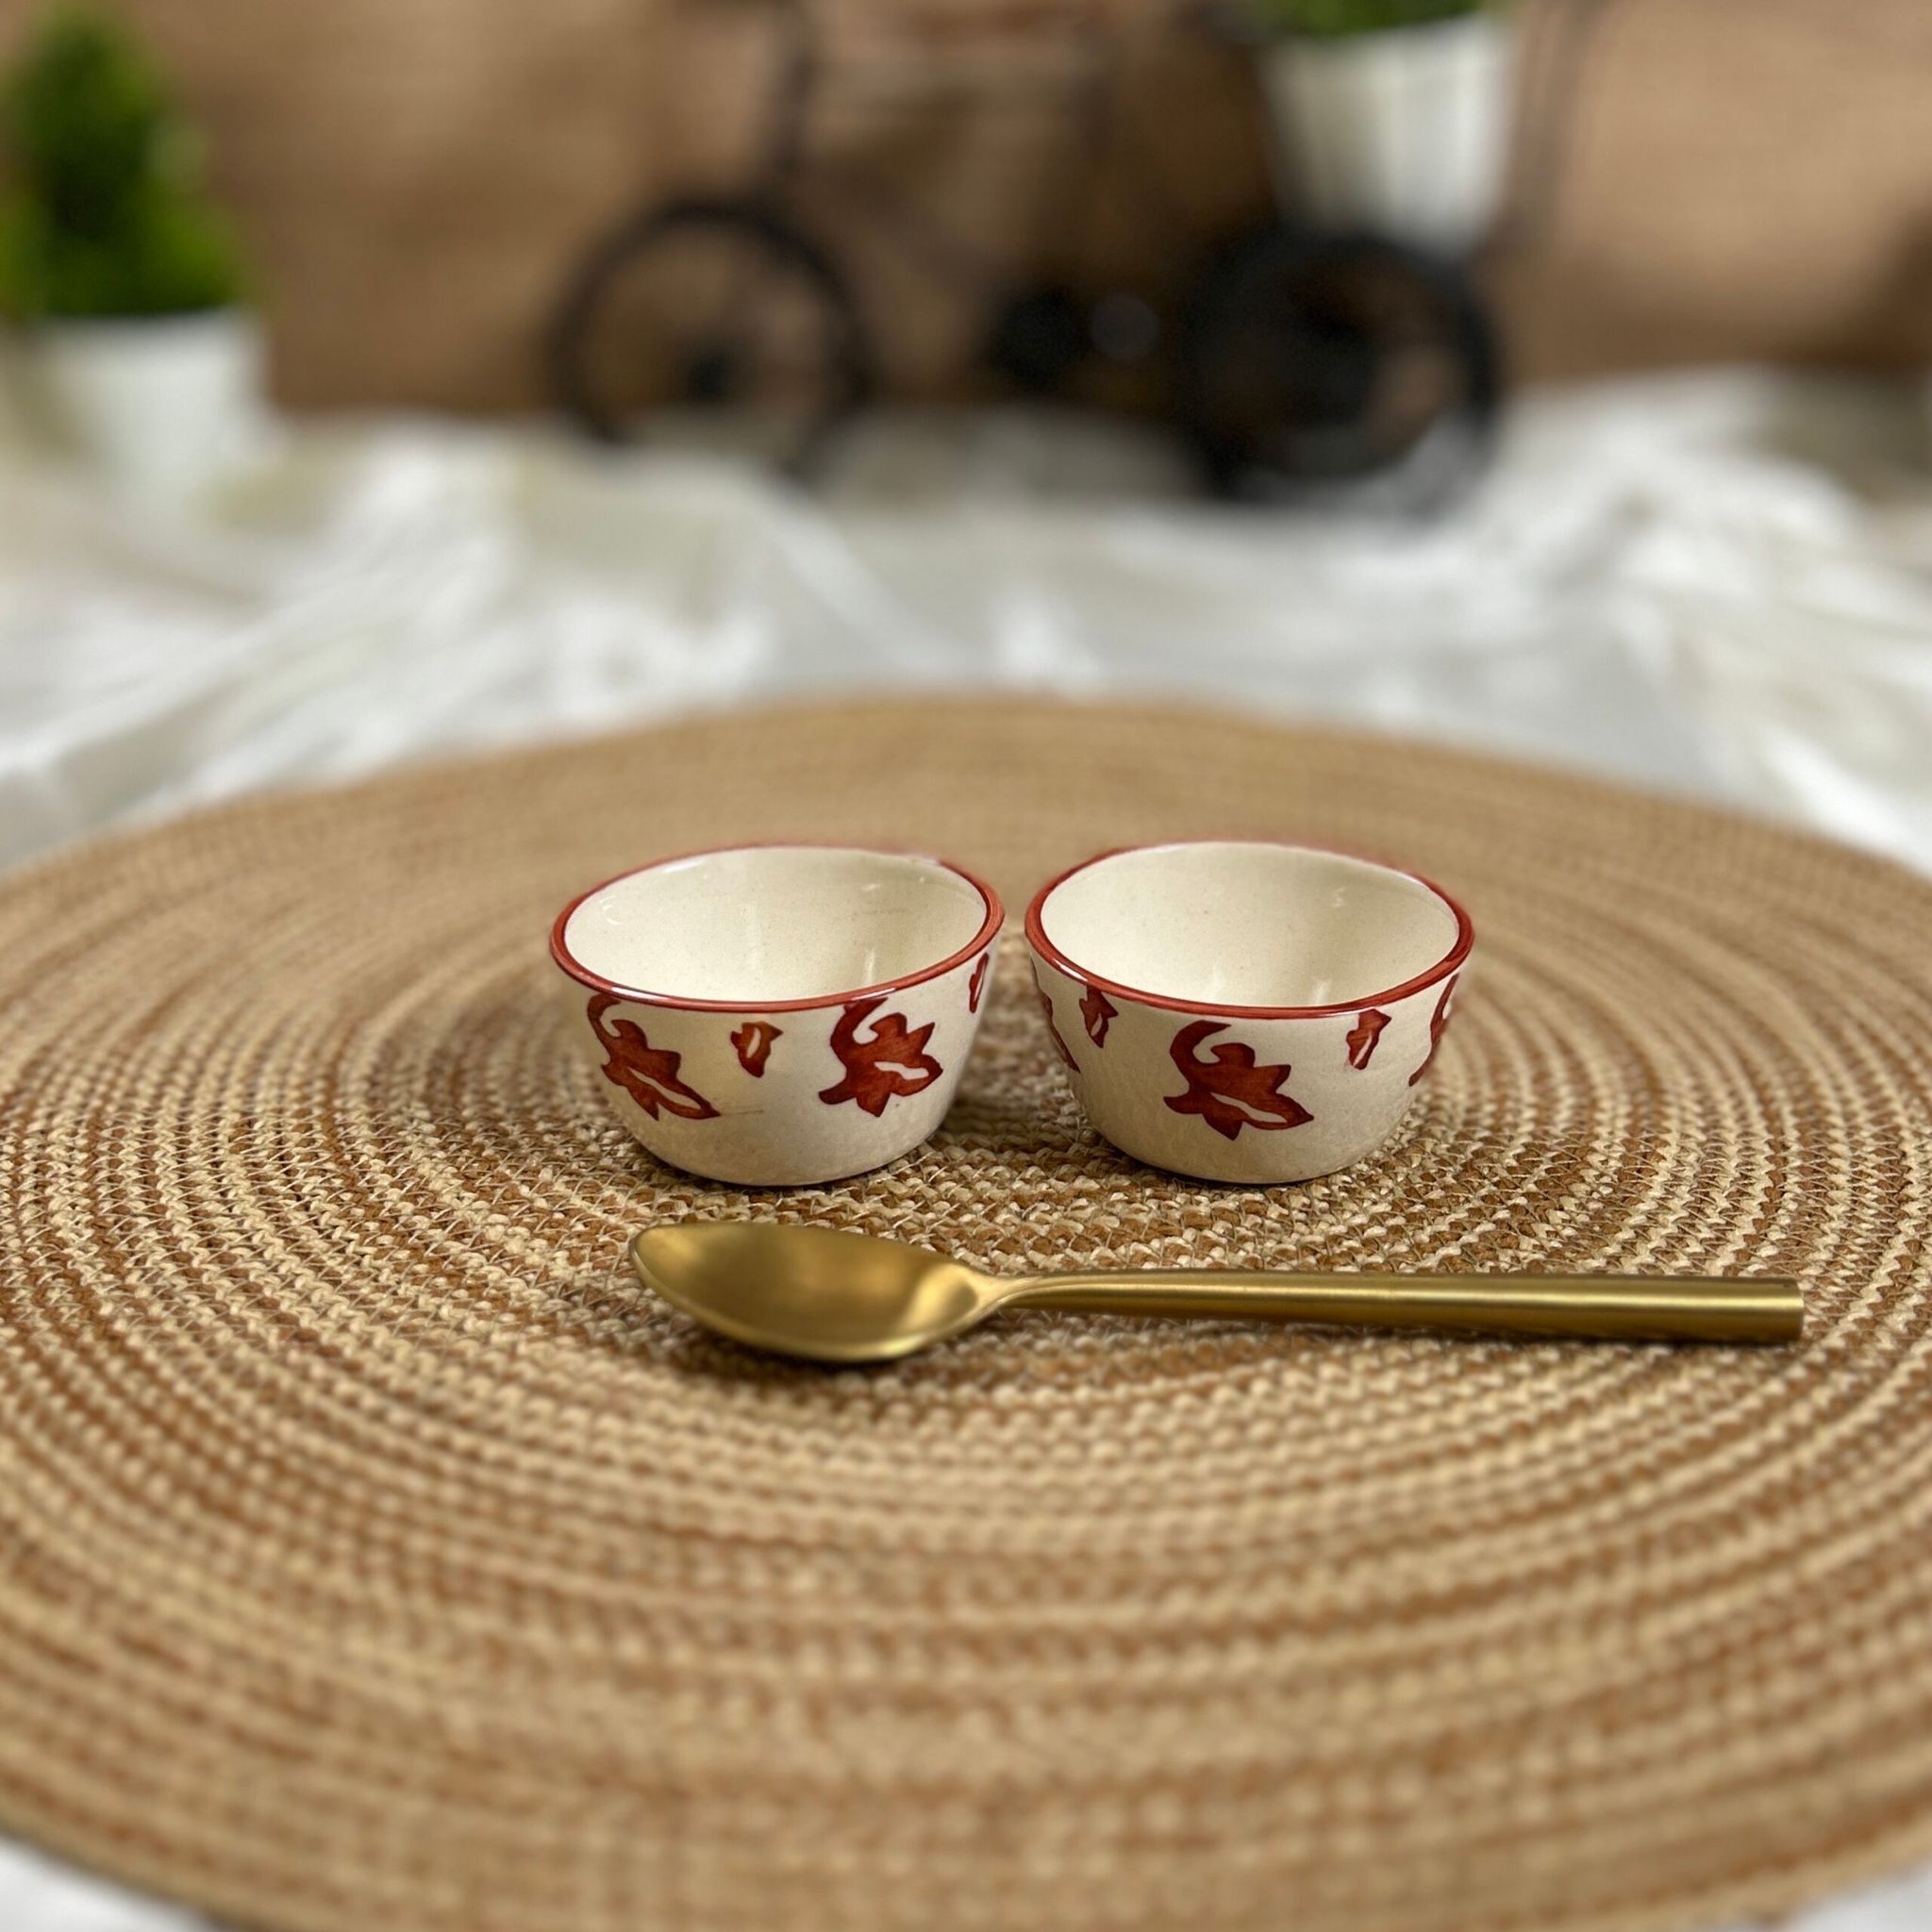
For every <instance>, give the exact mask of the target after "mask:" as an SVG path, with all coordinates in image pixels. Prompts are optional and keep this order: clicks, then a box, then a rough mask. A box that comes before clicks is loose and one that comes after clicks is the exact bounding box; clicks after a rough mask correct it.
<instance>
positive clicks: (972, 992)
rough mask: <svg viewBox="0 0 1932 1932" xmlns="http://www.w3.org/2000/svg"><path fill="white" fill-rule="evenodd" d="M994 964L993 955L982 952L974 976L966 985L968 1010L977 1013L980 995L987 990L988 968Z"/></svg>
mask: <svg viewBox="0 0 1932 1932" xmlns="http://www.w3.org/2000/svg"><path fill="white" fill-rule="evenodd" d="M991 964H992V955H991V953H982V954H980V956H979V964H978V965H977V966H975V967H974V969H973V977H972V979H971V980H970V981H969V982H968V983H967V987H966V1010H967V1011H968V1012H969V1013H976V1012H978V1010H979V996H980V994H981V993H983V992H984V991H986V969H987V968H988V967H989V966H991Z"/></svg>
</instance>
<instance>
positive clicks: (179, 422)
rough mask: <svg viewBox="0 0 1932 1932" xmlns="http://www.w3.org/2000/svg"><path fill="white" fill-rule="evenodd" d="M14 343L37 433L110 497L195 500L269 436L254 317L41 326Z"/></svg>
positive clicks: (220, 313) (213, 315)
mask: <svg viewBox="0 0 1932 1932" xmlns="http://www.w3.org/2000/svg"><path fill="white" fill-rule="evenodd" d="M19 346H20V355H21V365H22V370H23V374H24V375H25V390H26V395H27V401H28V404H29V407H30V408H31V409H32V411H33V413H34V415H35V416H36V417H37V418H38V419H39V422H40V425H41V426H42V429H43V430H44V431H45V432H46V433H48V434H50V435H52V436H53V437H54V438H55V439H57V440H58V441H59V442H60V443H62V444H63V445H64V446H66V447H67V448H69V449H71V450H72V451H74V453H75V454H76V455H77V456H79V457H80V458H82V459H83V460H84V461H85V462H87V463H88V464H89V465H90V466H91V467H92V469H94V470H95V471H96V472H97V473H98V474H99V475H100V476H101V478H102V480H103V481H104V482H106V483H107V484H108V487H109V488H110V489H112V490H114V491H116V492H117V493H120V494H123V495H127V496H132V497H136V498H139V499H142V500H143V501H150V502H178V501H180V500H182V499H184V498H187V497H191V496H193V495H194V494H196V493H197V492H198V491H201V490H203V489H205V488H207V487H208V485H209V484H212V483H214V482H217V481H219V480H220V478H221V477H222V476H223V475H226V474H228V473H229V472H231V471H232V470H234V469H235V468H237V467H238V466H239V465H240V464H242V462H244V461H245V460H246V459H247V458H248V457H249V456H250V455H251V454H252V453H253V452H254V451H255V449H256V448H257V446H258V443H259V441H260V440H261V438H262V436H263V434H264V432H265V430H266V427H267V423H268V412H267V408H266V406H265V404H264V401H263V382H262V369H263V354H262V339H261V325H260V323H259V321H258V319H257V317H256V316H255V314H254V313H253V312H252V311H251V310H248V309H244V308H219V309H210V310H208V311H206V312H204V313H200V314H193V315H170V316H156V317H143V318H141V319H138V320H135V319H130V320H126V321H121V320H103V321H85V322H80V321H76V322H58V323H45V324H42V325H37V326H35V327H32V328H29V329H27V330H25V331H24V332H23V334H22V335H21V337H20V338H19Z"/></svg>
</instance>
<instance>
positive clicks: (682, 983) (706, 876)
mask: <svg viewBox="0 0 1932 1932" xmlns="http://www.w3.org/2000/svg"><path fill="white" fill-rule="evenodd" d="M1003 917H1004V914H1003V912H1002V910H1001V907H1000V902H999V900H998V898H997V897H996V896H995V895H994V893H993V891H992V889H991V887H990V886H987V885H985V884H983V883H982V882H981V881H980V880H978V879H976V878H974V875H973V874H971V873H969V872H965V871H963V870H962V869H961V868H959V867H958V866H956V865H949V864H947V863H946V862H945V861H944V860H943V859H939V858H920V857H915V856H913V855H910V854H906V853H896V852H872V851H867V850H864V849H862V848H860V847H857V846H845V845H741V846H732V847H728V848H724V849H721V850H718V851H713V852H694V853H690V854H687V855H685V856H684V857H682V858H664V859H658V860H657V861H656V862H655V863H653V864H650V865H645V866H640V867H639V868H638V869H637V870H636V871H635V872H627V873H625V874H621V875H620V876H619V877H617V878H614V879H608V880H606V881H605V883H604V884H602V885H600V886H593V887H591V890H590V891H588V892H585V893H583V894H581V895H580V896H579V897H577V898H575V899H573V900H572V901H571V903H570V904H569V905H568V906H566V907H565V908H563V910H562V912H561V913H559V914H558V919H557V924H556V925H555V926H554V927H553V928H552V931H551V935H550V951H551V956H552V957H553V958H555V959H556V961H557V963H558V966H559V967H561V968H562V970H563V971H564V972H565V973H566V974H568V975H569V976H570V978H571V980H572V981H573V982H574V985H573V989H572V991H573V999H574V1004H575V1007H576V1009H577V1012H578V1013H579V1014H580V1015H581V1021H580V1024H579V1030H580V1033H581V1036H582V1038H583V1040H584V1041H585V1043H586V1044H587V1045H588V1046H589V1047H590V1049H591V1054H592V1056H593V1058H594V1063H595V1065H596V1066H597V1068H598V1070H599V1072H600V1073H601V1074H602V1076H603V1078H602V1081H601V1083H600V1084H601V1085H602V1086H603V1089H604V1091H605V1094H606V1096H607V1097H608V1100H609V1101H610V1104H611V1105H612V1107H614V1108H616V1109H617V1113H618V1117H619V1118H620V1119H621V1120H622V1121H623V1122H624V1124H625V1126H627V1127H628V1128H629V1129H630V1131H631V1132H632V1133H633V1134H634V1135H636V1136H637V1138H638V1139H639V1140H640V1141H642V1142H643V1144H644V1146H645V1147H647V1148H648V1149H649V1150H650V1151H651V1152H652V1153H653V1154H655V1155H656V1156H657V1157H658V1159H660V1160H664V1161H668V1162H669V1163H670V1164H671V1165H672V1166H674V1167H680V1168H683V1169H685V1170H686V1171H687V1172H689V1173H691V1174H704V1175H707V1176H708V1177H709V1178H710V1179H713V1180H721V1181H734V1182H738V1183H740V1184H742V1185H753V1186H761V1185H788V1184H802V1183H808V1182H815V1181H830V1180H839V1179H841V1178H842V1177H844V1176H845V1175H847V1174H859V1173H862V1172H863V1171H864V1170H865V1169H867V1168H871V1167H877V1166H879V1165H881V1164H882V1163H883V1162H885V1161H888V1160H892V1159H895V1158H897V1157H898V1156H899V1155H902V1154H905V1153H907V1152H908V1150H910V1149H911V1148H914V1147H916V1146H918V1145H919V1143H920V1142H921V1141H924V1139H925V1138H926V1137H927V1136H928V1135H929V1134H931V1132H932V1131H933V1129H934V1128H935V1127H937V1126H938V1125H939V1124H940V1122H941V1120H942V1119H943V1118H944V1116H945V1111H946V1108H947V1107H948V1106H949V1105H950V1103H951V1101H952V1098H953V1093H954V1091H955V1089H957V1087H958V1084H959V1074H960V1071H961V1070H962V1068H963V1067H964V1066H965V1064H966V1058H967V1055H968V1054H969V1053H971V1051H972V1049H973V1037H974V1033H975V1032H976V1031H977V1030H978V1026H979V1012H980V1008H981V1006H982V1005H983V1004H984V998H985V992H986V982H987V975H988V973H989V971H990V968H991V948H992V945H993V942H994V941H995V940H996V939H997V938H998V936H999V930H1000V923H1001V920H1002V918H1003Z"/></svg>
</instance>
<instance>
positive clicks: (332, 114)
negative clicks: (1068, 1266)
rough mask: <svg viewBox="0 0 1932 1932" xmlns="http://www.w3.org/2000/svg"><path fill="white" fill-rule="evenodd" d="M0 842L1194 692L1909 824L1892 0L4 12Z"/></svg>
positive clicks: (1919, 292) (1913, 282)
mask: <svg viewBox="0 0 1932 1932" xmlns="http://www.w3.org/2000/svg"><path fill="white" fill-rule="evenodd" d="M0 65H4V68H5V72H6V75H7V78H6V81H5V92H4V94H0V171H4V172H0V314H4V315H5V317H6V318H7V326H6V329H5V335H4V339H0V408H4V422H0V859H13V858H22V857H25V856H26V855H27V854H29V853H31V852H34V851H37V850H40V849H43V848H45V847H47V846H49V845H51V844H53V843H56V842H58V841H63V840H66V839H70V838H73V837H75V836H78V835H80V834H82V833H84V832H87V831H90V830H92V829H93V828H95V827H97V826H99V825H102V824H108V823H110V822H114V821H118V820H120V819H122V818H125V817H126V816H128V815H130V814H136V815H138V814H141V813H144V812H153V811H157V810H166V809H171V808H176V807H179V806H181V805H184V804H187V803H191V802H193V801H195V800H199V799H206V798H209V797H216V796H221V795H225V793H227V792H230V791H237V790H241V789H246V788H248V787H251V786H256V785H260V784H267V783H289V782H302V781H309V780H314V779H318V778H325V777H329V776H334V775H342V774H351V773H355V772H358V771H363V770H368V769H372V768H375V767H377V766H380V765H382V764H385V763H389V762H392V761H394V760H395V759H398V758H409V757H420V756H425V755H431V754H436V753H440V752H448V751H453V750H459V749H463V748H468V747H475V746H480V745H488V744H492V743H499V742H505V741H510V740H514V739H520V738H528V737H531V736H536V735H541V734H544V733H550V732H556V731H567V730H589V729H596V728H601V727H608V726H613V725H616V724H622V723H624V722H625V721H627V720H632V719H636V718H641V717H649V716H658V715H663V714H667V713H672V712H675V711H676V710H678V709H679V708H689V707H691V706H709V705H716V704H721V703H740V702H745V701H750V700H759V699H769V698H774V697H779V696H784V695H787V694H792V693H801V692H806V693H808V692H817V691H835V690H843V689H874V688H877V687H878V686H880V685H884V684H897V685H905V684H914V685H927V686H931V687H934V688H940V689H944V688H954V687H959V686H965V685H986V684H989V683H991V684H1008V685H1025V686H1031V687H1044V688H1047V689H1052V690H1061V691H1067V692H1068V693H1070V694H1072V695H1074V696H1080V695H1091V694H1095V693H1100V692H1105V691H1114V690H1123V691H1124V690H1146V689H1150V688H1151V689H1158V690H1161V691H1172V692H1174V694H1175V695H1176V696H1178V697H1181V698H1195V699H1199V700H1200V701H1202V702H1215V701H1229V700H1232V701H1235V702H1239V703H1241V704H1242V705H1243V706H1257V705H1258V706H1263V707H1274V708H1282V709H1286V710H1292V711H1295V712H1297V713H1301V714H1304V715H1313V716H1318V717H1325V718H1333V719H1338V720H1341V721H1345V722H1350V723H1363V724H1371V725H1374V726H1380V727H1391V728H1398V729H1404V730H1411V731H1422V732H1426V733H1429V734H1432V735H1437V736H1448V737H1453V738H1457V739H1462V740H1466V741H1472V742H1475V743H1479V744H1487V745H1493V746H1497V747H1501V748H1506V749H1512V750H1516V751H1521V752H1525V753H1529V754H1531V755H1535V756H1539V757H1543V758H1554V759H1557V760H1560V761H1564V762H1571V763H1577V762H1580V763H1584V764H1587V765H1591V766H1594V767H1598V768H1602V769H1607V770H1610V771H1614V772H1620V773H1624V774H1627V775H1630V776H1633V777H1636V778H1638V779H1641V780H1642V781H1645V782H1648V783H1653V784H1663V785H1668V786H1670V787H1672V788H1674V789H1677V790H1683V791H1703V792H1707V793H1712V794H1715V795H1719V796H1724V797H1727V798H1730V799H1732V800H1734V801H1737V802H1740V803H1742V804H1746V805H1750V806H1754V807H1757V808H1763V809H1770V810H1774V811H1779V812H1784V813H1787V814H1790V815H1795V816H1797V817H1799V818H1802V819H1805V820H1807V821H1808V822H1810V823H1813V824H1818V825H1820V826H1822V827H1824V828H1825V829H1828V830H1831V831H1835V832H1837V833H1839V834H1840V835H1842V836H1845V837H1849V838H1852V839H1856V840H1858V841H1861V842H1864V843H1867V844H1872V845H1875V846H1878V847H1880V848H1881V849H1884V850H1887V851H1890V852H1892V853H1894V854H1896V855H1898V856H1901V857H1904V858H1907V859H1914V860H1923V859H1924V858H1926V857H1927V855H1928V853H1932V791H1928V783H1932V781H1928V779H1927V776H1926V770H1925V763H1926V761H1925V760H1924V758H1923V757H1922V756H1921V752H1920V746H1921V744H1922V742H1923V741H1924V726H1925V725H1926V724H1927V722H1928V719H1932V711H1928V699H1927V669H1926V658H1925V654H1924V648H1923V647H1924V641H1925V637H1926V634H1927V631H1928V629H1932V594H1928V583H1927V559H1928V557H1932V515H1928V507H1932V463H1928V457H1927V449H1928V438H1927V428H1926V412H1925V408H1924V393H1925V372H1926V369H1927V366H1928V364H1932V140H1928V137H1927V133H1926V128H1927V126H1928V117H1927V113H1926V108H1927V104H1928V100H1932V12H1928V11H1927V9H1925V8H1924V7H1922V6H1920V5H1918V4H1916V0H1835V4H1827V0H1523V4H1521V5H1517V6H1512V7H1507V8H1490V7H1481V6H1473V5H1471V4H1470V0H1230V4H1227V5H1209V6H1202V5H1199V4H1195V0H1184V4H1181V5H1178V6H1174V5H1167V4H1162V0H897V4H891V5H882V4H878V0H558V4H556V5H553V6H550V7H547V8H541V9H532V8H527V7H522V6H512V5H508V4H506V0H381V4H379V5H378V4H375V0H338V4H335V5H332V6H330V7H328V8H305V9H289V8H247V7H238V6H228V5H221V4H217V0H130V4H127V5H125V6H121V7H117V8H61V7H54V8H47V7H44V6H41V5H36V4H32V0H0Z"/></svg>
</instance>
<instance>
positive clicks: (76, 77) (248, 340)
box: [0, 7, 263, 494]
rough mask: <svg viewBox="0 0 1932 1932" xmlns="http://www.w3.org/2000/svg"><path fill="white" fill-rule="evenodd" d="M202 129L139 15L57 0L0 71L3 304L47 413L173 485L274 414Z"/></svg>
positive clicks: (99, 448) (107, 454) (116, 459)
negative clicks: (134, 32) (267, 406)
mask: <svg viewBox="0 0 1932 1932" xmlns="http://www.w3.org/2000/svg"><path fill="white" fill-rule="evenodd" d="M245 287H246V285H245V282H244V278H243V275H242V266H241V258H240V255H239V252H238V250H237V247H236V244H235V242H234V239H233V237H232V234H231V232H230V230H229V227H228V225H227V223H226V221H225V218H224V217H223V215H222V213H221V211H220V210H219V209H218V208H216V207H215V206H214V204H213V203H212V202H211V201H210V200H209V198H208V194H207V192H206V190H205V188H204V186H203V182H202V177H201V166H200V151H199V145H198V143H197V142H196V141H195V139H194V136H193V132H192V129H191V128H190V127H189V126H188V125H187V124H186V122H185V121H184V120H183V118H182V117H181V115H180V113H179V112H178V110H177V109H176V108H175V105H174V103H173V102H172V100H171V99H170V97H169V93H168V91H167V88H166V87H165V85H164V84H163V82H162V80H161V78H160V76H159V75H158V73H157V71H156V70H155V68H154V67H153V65H152V64H151V63H150V61H149V60H148V59H147V58H146V57H145V55H144V54H143V52H142V49H141V47H140V46H139V45H138V44H137V43H136V42H134V40H133V39H132V38H131V37H130V36H129V34H128V33H127V31H126V30H125V28H124V27H123V26H121V25H118V24H117V23H116V22H115V21H113V20H112V19H110V18H108V16H106V15H104V14H100V13H95V12H92V11H89V10H86V9H84V8H78V7H62V8H58V9H57V10H55V11H53V12H50V13H48V14H47V15H46V16H44V18H43V19H42V21H41V23H40V24H39V25H38V27H37V28H36V29H35V30H34V31H32V32H31V33H30V34H29V36H28V38H27V41H26V42H25V46H24V47H23V48H22V50H21V52H20V54H19V56H18V58H17V59H16V60H15V62H14V64H13V66H12V67H11V69H10V70H9V71H8V73H7V75H5V76H4V78H0V315H4V316H5V317H6V318H7V319H8V321H9V322H10V323H11V325H12V334H13V339H14V343H15V346H16V348H17V352H18V357H19V361H20V365H21V367H22V369H23V370H24V372H25V376H26V378H27V380H26V388H27V391H28V394H29V397H30V399H31V400H32V402H33V404H34V405H35V407H36V410H37V413H38V414H39V415H40V416H41V417H42V420H43V422H44V423H45V424H46V425H48V426H49V427H51V428H52V429H54V430H55V431H56V432H57V433H58V434H59V435H61V436H62V437H63V439H64V440H65V441H68V442H69V443H70V444H72V445H74V446H75V447H76V448H77V449H78V450H79V451H80V452H81V453H82V454H83V455H84V456H86V457H88V458H92V459H93V460H94V461H95V462H96V463H97V464H98V465H99V466H100V467H101V468H102V470H103V471H105V472H106V474H107V475H108V478H109V479H110V480H111V481H112V482H114V483H116V484H117V485H121V486H125V487H127V488H130V489H132V490H134V491H139V492H144V493H153V494H169V493H175V494H178V493H180V492H182V491H187V490H191V489H192V488H193V487H194V486H196V485H197V484H199V483H202V482H204V481H207V480H208V479H209V478H210V477H211V476H212V475H214V474H216V473H217V472H218V471H219V470H220V469H221V468H222V467H224V466H225V464H227V463H228V462H230V461H232V460H233V459H234V458H235V457H236V455H237V454H238V452H239V451H240V450H241V449H242V447H243V446H244V445H245V443H246V442H247V441H248V440H249V439H250V438H251V437H252V435H253V434H254V432H255V431H256V430H257V429H258V426H259V425H260V423H261V422H262V420H263V412H262V409H261V405H260V396H261V366H262V353H261V341H260V332H259V328H258V323H257V320H256V317H255V315H254V312H253V310H252V309H251V308H249V307H248V306H247V304H246V301H245V299H244V298H245Z"/></svg>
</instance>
